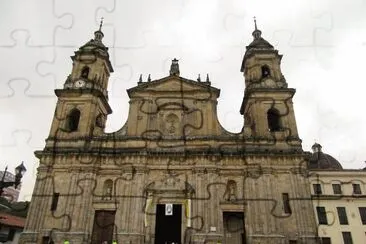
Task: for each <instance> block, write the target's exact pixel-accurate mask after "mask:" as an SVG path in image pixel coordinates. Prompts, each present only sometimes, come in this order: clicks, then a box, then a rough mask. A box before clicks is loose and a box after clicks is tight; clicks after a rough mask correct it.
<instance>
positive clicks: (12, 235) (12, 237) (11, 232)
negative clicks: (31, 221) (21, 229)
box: [8, 228, 15, 241]
mask: <svg viewBox="0 0 366 244" xmlns="http://www.w3.org/2000/svg"><path fill="white" fill-rule="evenodd" d="M14 235H15V229H13V228H11V229H10V230H9V234H8V241H12V240H13V239H14Z"/></svg>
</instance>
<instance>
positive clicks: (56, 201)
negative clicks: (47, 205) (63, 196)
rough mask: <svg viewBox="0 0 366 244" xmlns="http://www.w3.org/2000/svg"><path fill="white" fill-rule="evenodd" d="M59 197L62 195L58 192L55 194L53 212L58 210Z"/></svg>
mask: <svg viewBox="0 0 366 244" xmlns="http://www.w3.org/2000/svg"><path fill="white" fill-rule="evenodd" d="M59 196H60V193H57V192H55V193H53V196H52V203H51V211H55V210H56V209H57V204H58V198H59Z"/></svg>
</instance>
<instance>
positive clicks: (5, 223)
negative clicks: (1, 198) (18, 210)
mask: <svg viewBox="0 0 366 244" xmlns="http://www.w3.org/2000/svg"><path fill="white" fill-rule="evenodd" d="M24 223H25V218H22V217H18V216H14V215H12V214H9V213H3V212H0V243H4V244H17V243H19V237H20V233H21V232H22V231H23V228H24Z"/></svg>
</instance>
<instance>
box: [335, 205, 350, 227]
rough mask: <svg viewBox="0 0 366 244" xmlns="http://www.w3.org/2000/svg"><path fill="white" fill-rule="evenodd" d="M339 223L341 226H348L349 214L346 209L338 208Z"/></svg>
mask: <svg viewBox="0 0 366 244" xmlns="http://www.w3.org/2000/svg"><path fill="white" fill-rule="evenodd" d="M337 212H338V218H339V223H340V224H341V225H348V219H347V213H346V208H345V207H337Z"/></svg>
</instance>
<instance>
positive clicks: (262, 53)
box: [240, 19, 301, 147]
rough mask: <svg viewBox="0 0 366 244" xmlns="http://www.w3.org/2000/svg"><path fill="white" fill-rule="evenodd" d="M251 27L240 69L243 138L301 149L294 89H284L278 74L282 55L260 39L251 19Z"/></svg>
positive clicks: (260, 35) (285, 86)
mask: <svg viewBox="0 0 366 244" xmlns="http://www.w3.org/2000/svg"><path fill="white" fill-rule="evenodd" d="M254 26H255V29H254V31H253V33H252V35H253V41H252V42H251V43H250V44H249V45H248V46H247V47H246V52H245V54H244V58H243V61H242V65H241V70H240V71H241V72H243V74H244V79H245V91H244V99H243V102H242V106H241V109H240V113H241V114H243V115H244V128H243V133H244V137H245V138H246V139H250V138H251V139H254V141H256V142H258V141H259V142H260V141H268V140H270V141H273V140H274V141H276V142H283V144H284V145H286V144H289V145H293V146H300V147H301V140H300V139H299V137H298V132H297V126H296V119H295V114H294V109H293V103H292V97H293V96H294V94H295V89H293V88H288V87H287V82H286V80H285V77H284V76H283V74H282V72H281V59H282V55H280V54H278V50H275V49H274V47H273V46H272V45H271V44H270V43H269V42H268V41H266V40H265V39H264V38H263V37H262V32H261V31H260V30H259V29H258V28H257V22H256V20H255V19H254ZM272 145H274V144H272Z"/></svg>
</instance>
